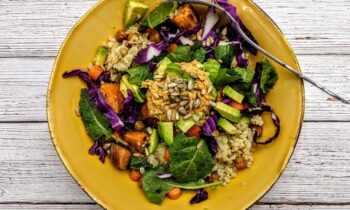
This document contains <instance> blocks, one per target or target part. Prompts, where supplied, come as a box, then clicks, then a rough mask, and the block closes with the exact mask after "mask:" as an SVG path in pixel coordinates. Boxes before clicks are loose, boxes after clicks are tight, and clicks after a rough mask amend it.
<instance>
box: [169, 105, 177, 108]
mask: <svg viewBox="0 0 350 210" xmlns="http://www.w3.org/2000/svg"><path fill="white" fill-rule="evenodd" d="M176 107H177V104H170V106H169V108H170V109H173V108H176Z"/></svg>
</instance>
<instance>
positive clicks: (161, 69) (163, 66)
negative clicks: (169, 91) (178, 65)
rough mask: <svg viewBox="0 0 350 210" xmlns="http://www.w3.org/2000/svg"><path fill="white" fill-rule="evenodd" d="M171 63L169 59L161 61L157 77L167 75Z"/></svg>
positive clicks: (156, 73)
mask: <svg viewBox="0 0 350 210" xmlns="http://www.w3.org/2000/svg"><path fill="white" fill-rule="evenodd" d="M171 63H172V61H171V60H170V59H169V58H168V57H165V58H163V60H161V61H160V63H159V64H158V68H157V69H156V72H155V75H165V74H166V70H167V68H168V65H169V64H171Z"/></svg>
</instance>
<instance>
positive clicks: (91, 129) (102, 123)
mask: <svg viewBox="0 0 350 210" xmlns="http://www.w3.org/2000/svg"><path fill="white" fill-rule="evenodd" d="M79 110H80V112H81V117H82V119H83V123H84V125H85V128H86V131H87V132H88V134H89V135H90V136H91V138H92V139H94V140H97V139H99V138H101V137H102V136H105V137H106V138H107V139H108V138H110V136H111V133H112V130H111V128H110V123H109V122H108V120H107V118H106V117H105V116H103V114H102V113H101V112H100V111H99V110H97V109H96V108H95V106H94V105H93V104H92V103H91V102H90V101H89V90H88V89H86V88H84V89H82V90H81V94H80V101H79Z"/></svg>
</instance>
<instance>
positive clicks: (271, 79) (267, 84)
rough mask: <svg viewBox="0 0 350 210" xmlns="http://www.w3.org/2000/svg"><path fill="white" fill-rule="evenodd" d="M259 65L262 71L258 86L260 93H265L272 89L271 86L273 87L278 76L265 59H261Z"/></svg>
mask: <svg viewBox="0 0 350 210" xmlns="http://www.w3.org/2000/svg"><path fill="white" fill-rule="evenodd" d="M261 63H262V65H263V70H262V72H261V78H260V84H259V86H260V89H261V90H262V92H263V93H266V92H267V91H269V90H270V89H271V88H273V86H274V85H275V83H276V81H277V79H278V75H277V73H276V71H275V69H274V68H273V66H272V65H271V64H270V62H269V61H268V60H267V59H266V58H263V59H262V61H261Z"/></svg>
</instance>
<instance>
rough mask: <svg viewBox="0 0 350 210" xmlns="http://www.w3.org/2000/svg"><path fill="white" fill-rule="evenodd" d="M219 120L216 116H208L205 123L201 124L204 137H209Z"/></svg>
mask: <svg viewBox="0 0 350 210" xmlns="http://www.w3.org/2000/svg"><path fill="white" fill-rule="evenodd" d="M218 121H219V118H218V116H217V115H216V114H213V115H212V116H210V117H209V118H208V119H207V121H205V123H204V124H203V134H204V135H206V136H211V135H212V134H213V132H214V131H215V130H216V124H217V123H218Z"/></svg>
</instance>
